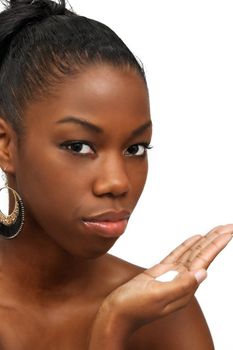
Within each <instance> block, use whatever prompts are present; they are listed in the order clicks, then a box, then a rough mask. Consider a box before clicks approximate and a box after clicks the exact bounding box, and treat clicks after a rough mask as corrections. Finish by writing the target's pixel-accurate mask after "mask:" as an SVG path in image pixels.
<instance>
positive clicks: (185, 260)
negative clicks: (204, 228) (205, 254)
mask: <svg viewBox="0 0 233 350" xmlns="http://www.w3.org/2000/svg"><path fill="white" fill-rule="evenodd" d="M232 230H233V225H224V226H217V227H215V228H214V229H212V230H211V231H210V232H208V233H207V234H206V235H205V236H204V237H203V238H202V239H201V240H200V241H198V242H197V243H196V244H194V246H193V247H192V248H191V249H190V250H189V251H186V252H185V253H184V254H183V255H182V256H181V257H180V259H179V263H181V264H184V265H185V266H186V267H187V268H188V267H189V265H190V263H191V262H192V261H193V260H194V258H195V257H196V256H197V255H198V254H199V253H200V251H201V250H203V249H204V248H205V247H207V246H208V245H209V244H210V242H211V241H213V240H214V239H215V238H216V237H219V236H220V235H221V234H224V233H230V232H232Z"/></svg>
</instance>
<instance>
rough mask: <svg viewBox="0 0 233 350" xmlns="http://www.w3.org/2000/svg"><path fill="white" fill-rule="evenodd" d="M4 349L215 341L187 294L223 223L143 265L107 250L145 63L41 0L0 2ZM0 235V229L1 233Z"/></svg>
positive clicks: (136, 156)
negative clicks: (6, 206)
mask: <svg viewBox="0 0 233 350" xmlns="http://www.w3.org/2000/svg"><path fill="white" fill-rule="evenodd" d="M0 52H1V58H0V82H1V91H0V108H1V117H0V166H1V168H2V170H3V171H4V172H5V174H6V177H7V185H6V188H8V190H9V193H10V195H11V197H10V212H12V214H11V215H9V216H6V215H3V214H2V215H1V216H0V220H1V221H0V232H1V236H2V239H1V243H0V255H1V288H0V290H1V304H0V305H1V318H2V325H1V331H0V341H1V349H4V350H12V349H14V350H27V349H62V350H64V349H67V350H72V349H79V350H84V349H88V350H99V349H108V350H122V349H127V350H128V349H134V350H140V349H144V350H145V349H147V350H152V349H153V350H154V349H162V350H165V349H166V350H169V349H171V350H176V349H177V350H187V349H189V350H194V349H195V350H196V349H198V350H211V349H213V348H214V347H213V342H212V339H211V335H210V333H209V330H208V326H207V324H206V322H205V319H204V316H203V314H202V312H201V310H200V307H199V306H198V303H197V301H196V300H195V298H194V293H195V291H196V289H197V287H198V285H199V284H200V283H201V282H202V281H203V280H204V279H205V278H206V269H207V268H208V266H209V264H210V263H211V262H212V260H213V259H214V258H215V256H216V255H217V254H218V253H219V252H220V251H221V250H222V249H223V248H224V247H225V246H226V244H227V243H228V242H229V241H230V240H231V237H232V232H233V227H232V225H227V226H222V227H218V228H215V229H213V230H212V231H211V232H209V233H208V234H207V235H205V236H200V235H197V236H194V237H191V238H190V239H188V240H187V241H186V242H184V243H183V244H182V245H180V246H179V247H178V248H176V249H175V250H174V251H173V252H172V253H171V254H170V255H169V256H168V257H166V258H165V259H164V260H163V261H162V262H161V263H160V264H158V265H156V266H153V267H152V268H150V269H147V270H145V269H143V268H142V267H139V266H135V265H132V264H130V263H128V262H126V261H123V260H121V259H118V258H116V257H114V256H111V255H109V254H107V252H108V250H109V249H110V248H111V247H112V246H113V244H114V243H115V242H116V240H117V239H118V237H120V236H121V235H122V234H123V232H124V230H125V228H126V226H127V222H128V220H129V218H130V215H131V214H132V211H133V209H134V207H135V205H136V203H137V201H138V199H139V197H140V194H141V192H142V190H143V187H144V184H145V181H146V176H147V149H149V148H150V139H151V132H152V123H151V119H150V109H149V97H148V90H147V85H146V78H145V74H144V71H143V68H142V67H141V66H140V65H139V63H138V61H137V60H136V59H135V57H134V56H133V54H132V53H131V52H130V51H129V49H128V48H127V47H126V46H125V44H124V43H123V42H122V41H121V40H120V39H119V37H118V36H117V35H116V34H115V33H114V32H113V31H111V30H110V29H109V28H108V27H106V26H105V25H103V24H101V23H99V22H96V21H94V20H91V19H88V18H85V17H81V16H78V15H76V14H75V13H73V12H72V11H69V10H67V9H66V8H65V3H64V1H61V2H60V3H59V4H57V3H55V2H52V1H50V0H37V1H32V2H31V1H11V2H10V4H9V5H8V7H7V8H6V9H5V11H3V12H2V13H1V14H0ZM4 238H5V239H4Z"/></svg>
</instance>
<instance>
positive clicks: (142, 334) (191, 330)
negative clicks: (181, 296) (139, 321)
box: [127, 298, 214, 350]
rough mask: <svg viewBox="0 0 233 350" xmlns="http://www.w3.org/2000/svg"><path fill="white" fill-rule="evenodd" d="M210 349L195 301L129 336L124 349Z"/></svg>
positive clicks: (207, 331)
mask: <svg viewBox="0 0 233 350" xmlns="http://www.w3.org/2000/svg"><path fill="white" fill-rule="evenodd" d="M144 349H147V350H164V349H166V350H187V349H189V350H197V349H198V350H214V344H213V341H212V337H211V334H210V331H209V328H208V325H207V323H206V320H205V317H204V315H203V313H202V310H201V308H200V306H199V304H198V302H197V300H196V298H193V299H192V301H191V302H190V303H189V304H188V306H186V307H185V308H183V309H180V310H178V311H176V312H174V313H172V314H170V315H168V316H166V317H164V318H161V319H158V320H156V321H154V322H152V323H150V324H148V325H146V326H144V327H142V328H140V329H139V330H138V331H137V332H135V333H134V334H133V336H132V337H131V338H130V340H129V343H128V347H127V350H144Z"/></svg>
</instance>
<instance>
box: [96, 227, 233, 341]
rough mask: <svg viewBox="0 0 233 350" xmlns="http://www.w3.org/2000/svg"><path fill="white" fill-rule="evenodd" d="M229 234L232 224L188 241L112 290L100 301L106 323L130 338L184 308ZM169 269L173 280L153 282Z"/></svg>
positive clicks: (229, 236) (229, 238)
mask: <svg viewBox="0 0 233 350" xmlns="http://www.w3.org/2000/svg"><path fill="white" fill-rule="evenodd" d="M232 234H233V225H225V226H219V227H216V228H214V229H213V230H211V231H210V232H209V233H208V234H207V235H205V236H201V235H197V236H194V237H191V238H189V239H188V240H186V241H185V242H183V243H182V244H181V245H180V246H178V247H177V248H176V249H175V250H174V251H172V252H171V253H170V254H169V255H168V256H167V257H166V258H165V259H163V260H162V261H161V262H160V263H159V264H157V265H155V266H153V267H151V268H149V269H147V270H145V271H144V272H142V273H140V274H139V275H137V276H136V277H134V278H133V279H131V280H130V281H129V282H127V283H125V284H124V285H122V286H120V287H119V288H117V289H116V290H114V291H113V292H112V293H111V294H110V295H109V296H108V297H107V298H106V299H105V301H104V302H103V304H102V309H101V311H102V312H109V313H110V314H111V315H113V316H112V317H109V320H111V319H112V320H113V321H114V322H115V323H116V322H118V324H119V325H122V327H125V328H127V332H128V335H131V334H132V333H133V332H134V331H135V330H136V329H138V328H139V327H141V326H143V325H145V324H147V323H149V322H152V321H154V320H155V319H157V318H160V317H163V316H165V315H167V314H169V313H172V312H174V311H176V310H178V309H180V308H182V307H185V306H186V305H187V304H188V303H189V301H190V300H191V298H192V297H193V295H194V293H195V291H196V289H197V287H198V286H199V284H200V283H201V282H202V281H203V280H204V279H205V277H206V275H207V273H206V269H207V268H208V266H209V265H210V263H211V262H212V261H213V260H214V258H215V257H216V256H217V255H218V254H219V253H220V252H221V251H222V249H223V248H224V247H225V246H226V245H227V243H228V242H229V241H230V240H231V238H232ZM170 270H175V271H178V275H177V277H176V278H175V279H174V280H172V281H170V282H159V281H157V280H156V278H157V277H158V276H160V275H162V274H164V273H165V272H167V271H170ZM103 310H104V311H103Z"/></svg>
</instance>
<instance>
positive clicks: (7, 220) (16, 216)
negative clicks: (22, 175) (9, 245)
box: [0, 186, 24, 239]
mask: <svg viewBox="0 0 233 350" xmlns="http://www.w3.org/2000/svg"><path fill="white" fill-rule="evenodd" d="M3 189H8V190H10V191H12V193H13V196H14V200H15V204H14V210H13V211H12V213H11V214H9V215H5V214H3V212H2V211H1V210H0V236H2V237H4V238H6V239H11V238H15V237H16V236H18V234H19V233H20V231H21V230H22V228H23V224H24V205H23V201H22V199H21V197H20V195H19V194H18V192H16V191H15V190H14V189H13V188H11V187H8V186H5V187H2V188H0V192H1V191H2V190H3Z"/></svg>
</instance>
